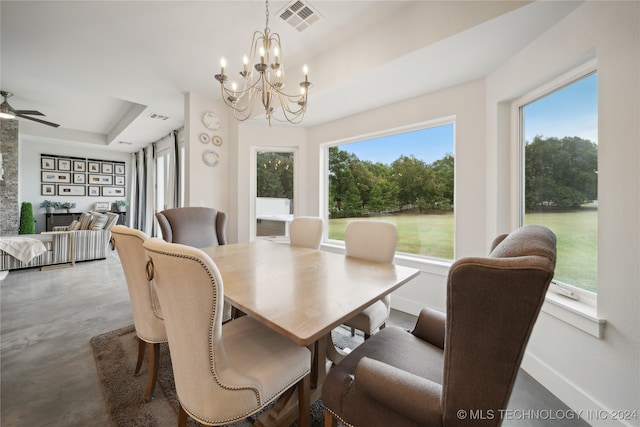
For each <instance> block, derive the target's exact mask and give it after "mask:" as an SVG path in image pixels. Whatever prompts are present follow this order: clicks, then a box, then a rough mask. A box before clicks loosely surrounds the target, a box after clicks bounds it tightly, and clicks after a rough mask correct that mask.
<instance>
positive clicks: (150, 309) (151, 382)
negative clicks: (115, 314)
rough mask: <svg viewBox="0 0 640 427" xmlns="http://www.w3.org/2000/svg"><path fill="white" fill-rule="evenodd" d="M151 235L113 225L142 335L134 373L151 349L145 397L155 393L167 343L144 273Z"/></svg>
mask: <svg viewBox="0 0 640 427" xmlns="http://www.w3.org/2000/svg"><path fill="white" fill-rule="evenodd" d="M148 238H149V236H147V235H146V234H145V233H143V232H142V231H139V230H136V229H133V228H129V227H126V226H124V225H114V226H113V227H111V247H112V249H116V250H117V251H118V257H119V259H120V263H121V264H122V270H123V271H124V276H125V278H126V280H127V288H128V289H129V297H130V299H131V311H132V312H133V325H134V327H135V329H136V337H137V338H138V361H137V363H136V369H135V371H134V375H140V371H141V369H142V363H143V361H144V353H145V349H146V350H147V351H148V370H147V390H146V392H145V396H144V400H145V401H146V402H149V401H150V400H151V398H152V396H153V390H154V389H155V386H156V379H157V377H158V366H159V365H160V343H163V342H167V332H166V331H165V328H164V320H163V319H162V310H161V308H160V304H159V302H158V297H157V295H156V293H155V290H154V289H153V287H151V285H150V283H149V281H148V280H147V278H146V276H145V274H144V267H145V265H146V262H147V259H146V257H145V254H144V248H143V247H142V245H143V244H144V242H145V241H146V240H147V239H148Z"/></svg>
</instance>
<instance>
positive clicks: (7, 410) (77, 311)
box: [0, 251, 588, 427]
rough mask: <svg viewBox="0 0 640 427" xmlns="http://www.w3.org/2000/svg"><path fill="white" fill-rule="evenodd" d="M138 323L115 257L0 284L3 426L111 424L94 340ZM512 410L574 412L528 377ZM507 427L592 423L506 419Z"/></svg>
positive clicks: (400, 318)
mask: <svg viewBox="0 0 640 427" xmlns="http://www.w3.org/2000/svg"><path fill="white" fill-rule="evenodd" d="M132 323H133V317H132V314H131V307H130V304H129V295H128V291H127V288H126V284H125V279H124V274H123V273H122V268H121V266H120V261H119V260H118V258H117V256H116V254H115V253H113V252H110V251H109V255H108V257H107V259H106V260H103V261H90V262H84V263H78V264H76V266H75V267H73V268H66V269H56V270H49V271H40V270H38V269H29V270H21V271H12V272H10V273H9V275H8V277H7V278H6V279H5V280H2V281H0V392H1V394H0V425H2V426H3V427H14V426H40V427H43V426H56V427H57V426H86V425H89V424H91V425H98V426H102V425H109V418H108V416H107V412H106V408H105V405H104V400H103V396H102V390H101V388H100V385H99V382H98V376H97V373H96V367H95V362H94V359H93V354H92V351H91V346H90V344H89V340H90V339H91V338H92V337H93V336H95V335H99V334H101V333H104V332H108V331H112V330H114V329H118V328H121V327H124V326H127V325H130V324H132ZM389 323H390V324H395V325H397V326H401V327H404V328H407V329H411V328H412V327H413V324H414V323H415V317H414V316H411V315H407V314H404V313H400V312H397V311H395V310H394V311H393V312H392V318H391V320H390V322H389ZM509 408H510V409H514V410H517V409H542V410H551V411H557V410H561V411H564V410H566V409H567V408H566V406H564V405H563V404H562V402H560V401H559V400H557V399H556V398H555V397H554V396H553V395H552V394H551V393H549V392H548V391H547V390H545V389H544V388H543V387H541V386H540V385H539V384H538V383H537V382H536V381H535V380H533V379H532V378H531V377H530V376H529V375H527V374H526V373H524V372H523V371H521V373H520V375H519V376H518V380H517V381H516V386H515V389H514V393H513V395H512V399H511V402H510V404H509ZM514 414H516V415H517V413H514ZM503 425H505V426H511V425H514V426H515V425H517V426H544V425H554V426H555V425H564V426H574V425H575V426H578V425H588V424H586V423H584V422H581V421H580V420H578V421H575V420H574V421H571V420H569V421H564V422H562V423H558V421H550V420H526V421H522V420H507V421H505V422H504V424H503Z"/></svg>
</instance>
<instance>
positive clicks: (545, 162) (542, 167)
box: [525, 136, 598, 212]
mask: <svg viewBox="0 0 640 427" xmlns="http://www.w3.org/2000/svg"><path fill="white" fill-rule="evenodd" d="M597 199H598V145H597V144H595V143H593V142H591V141H589V140H585V139H582V138H578V137H576V136H574V137H564V138H562V139H559V138H554V137H551V138H543V137H542V136H536V137H535V138H534V139H533V141H532V142H530V143H528V144H527V145H526V146H525V207H526V209H527V211H530V212H531V211H541V210H570V209H576V208H579V207H580V206H582V205H584V204H586V203H590V202H593V201H594V200H597Z"/></svg>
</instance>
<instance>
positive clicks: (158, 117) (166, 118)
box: [149, 113, 169, 120]
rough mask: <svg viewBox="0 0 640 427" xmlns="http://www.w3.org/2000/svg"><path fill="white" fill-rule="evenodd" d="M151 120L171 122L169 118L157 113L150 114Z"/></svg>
mask: <svg viewBox="0 0 640 427" xmlns="http://www.w3.org/2000/svg"><path fill="white" fill-rule="evenodd" d="M149 118H150V119H154V120H169V116H163V115H162V114H156V113H150V114H149Z"/></svg>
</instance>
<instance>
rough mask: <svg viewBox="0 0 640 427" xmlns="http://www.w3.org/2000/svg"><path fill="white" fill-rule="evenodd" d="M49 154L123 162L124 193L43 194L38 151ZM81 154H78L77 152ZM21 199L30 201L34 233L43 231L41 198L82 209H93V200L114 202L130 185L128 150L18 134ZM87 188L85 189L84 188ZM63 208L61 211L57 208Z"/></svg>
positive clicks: (119, 198) (126, 196)
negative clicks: (116, 150)
mask: <svg viewBox="0 0 640 427" xmlns="http://www.w3.org/2000/svg"><path fill="white" fill-rule="evenodd" d="M42 154H49V155H53V156H60V157H61V158H88V159H99V160H104V161H105V162H120V163H124V164H125V169H126V171H125V172H126V175H125V176H126V182H125V189H126V190H125V194H124V197H123V196H121V195H114V196H102V195H100V196H89V195H87V196H58V195H55V196H53V195H42V194H41V192H42V181H41V172H42V168H41V155H42ZM80 154H81V155H80ZM19 173H20V191H19V198H20V202H31V203H32V204H33V216H34V219H35V220H36V233H40V232H42V231H45V228H46V227H45V210H44V209H42V208H40V203H41V202H42V201H43V200H51V201H53V202H72V203H75V204H76V207H75V208H74V209H72V210H71V211H72V212H84V211H86V210H90V209H93V208H94V206H95V203H96V202H103V201H107V202H115V200H122V199H127V200H128V199H129V197H130V194H129V187H130V179H131V154H128V153H120V152H112V151H107V150H102V149H92V148H84V147H83V148H82V150H78V147H77V146H72V145H65V144H58V143H53V142H39V141H36V140H34V139H31V138H30V137H29V136H21V137H20V161H19ZM87 191H88V190H87ZM59 212H62V211H59Z"/></svg>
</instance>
